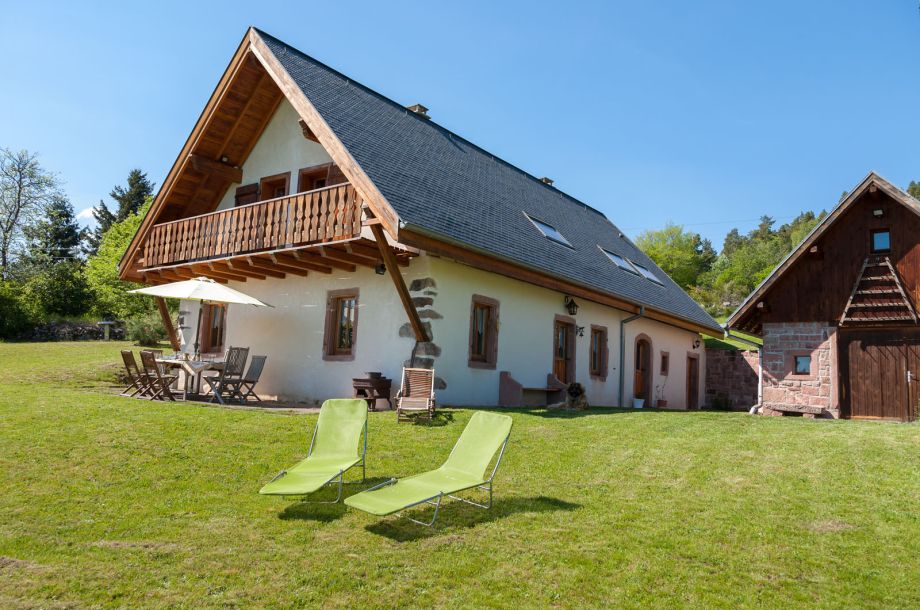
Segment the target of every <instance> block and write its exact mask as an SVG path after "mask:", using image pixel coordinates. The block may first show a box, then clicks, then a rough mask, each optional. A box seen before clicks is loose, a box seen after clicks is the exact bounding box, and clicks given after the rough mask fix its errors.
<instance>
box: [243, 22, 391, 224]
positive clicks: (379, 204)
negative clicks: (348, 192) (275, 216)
mask: <svg viewBox="0 0 920 610" xmlns="http://www.w3.org/2000/svg"><path fill="white" fill-rule="evenodd" d="M249 42H250V48H251V50H252V52H253V54H254V55H255V56H256V58H257V59H259V61H261V62H262V66H263V67H264V68H265V69H266V70H267V71H268V73H269V75H270V76H271V77H272V79H273V80H274V81H275V84H276V85H278V88H279V89H281V91H282V92H283V93H284V95H285V97H287V99H288V101H289V102H290V103H291V105H292V106H293V107H294V109H295V110H296V111H297V114H299V115H300V118H301V120H303V121H304V123H306V124H307V126H308V127H309V128H310V130H311V131H312V132H313V133H314V134H315V135H316V137H317V139H318V140H319V143H320V144H321V145H322V146H323V148H325V149H326V152H327V153H329V156H330V157H332V160H333V161H335V163H336V165H338V166H339V169H340V170H341V171H342V173H343V174H345V177H346V178H348V181H349V182H350V183H351V184H352V185H354V187H355V189H356V190H357V191H358V193H359V194H360V195H361V197H362V199H364V201H366V202H367V205H368V207H370V208H371V210H373V212H374V216H375V217H376V218H379V219H380V221H381V222H382V223H383V226H384V227H385V228H386V230H387V233H389V234H390V236H392V237H393V239H396V238H397V237H398V235H399V216H398V215H397V214H396V210H394V209H393V206H391V205H390V203H389V202H388V201H387V200H386V198H385V197H384V196H383V193H381V192H380V189H378V188H377V185H375V184H374V183H373V182H372V181H371V179H370V178H369V177H368V176H367V174H365V173H364V170H363V169H361V166H360V165H358V162H357V161H355V158H354V157H352V155H351V153H350V152H348V149H346V148H345V145H344V144H342V142H341V140H339V138H338V136H336V135H335V132H333V131H332V129H331V128H330V127H329V125H328V124H327V123H326V120H325V119H324V118H323V117H322V115H320V113H319V111H317V110H316V107H315V106H313V103H312V102H311V101H310V100H309V99H307V96H306V95H305V94H304V92H303V91H301V89H300V87H299V86H297V83H295V82H294V80H293V79H292V78H291V75H290V74H288V72H287V70H285V69H284V66H282V65H281V62H279V61H278V58H277V57H275V55H274V53H272V52H271V49H269V48H268V46H267V45H266V44H265V41H264V40H262V37H261V36H260V35H259V33H258V32H256V31H255V29H253V28H250V29H249Z"/></svg>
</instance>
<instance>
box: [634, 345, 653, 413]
mask: <svg viewBox="0 0 920 610" xmlns="http://www.w3.org/2000/svg"><path fill="white" fill-rule="evenodd" d="M635 351H636V368H635V371H636V373H635V378H634V380H633V396H635V397H636V398H644V399H645V406H646V407H652V406H654V405H653V404H652V401H651V397H652V343H651V341H649V340H648V339H645V338H642V337H639V338H638V339H636V350H635Z"/></svg>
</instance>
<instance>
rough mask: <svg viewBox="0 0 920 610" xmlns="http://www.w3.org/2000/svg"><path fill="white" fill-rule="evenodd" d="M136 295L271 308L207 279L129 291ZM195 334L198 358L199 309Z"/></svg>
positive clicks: (201, 278)
mask: <svg viewBox="0 0 920 610" xmlns="http://www.w3.org/2000/svg"><path fill="white" fill-rule="evenodd" d="M128 292H132V293H134V294H147V295H150V296H154V297H163V298H167V299H185V300H187V301H200V302H202V303H203V302H205V301H208V302H209V303H239V304H241V305H254V306H255V307H271V305H269V304H268V303H263V302H262V301H260V300H259V299H257V298H255V297H251V296H249V295H248V294H244V293H242V292H240V291H239V290H234V289H233V288H228V287H227V286H224V285H223V284H218V283H217V282H215V281H214V280H212V279H210V278H206V277H196V278H194V279H191V280H185V281H182V282H172V283H171V284H162V285H160V286H150V287H148V288H138V289H137V290H129V291H128ZM197 331H198V332H197V333H196V334H195V356H196V357H197V356H198V353H199V352H198V345H199V343H198V342H199V341H200V338H201V308H200V307H199V309H198V328H197Z"/></svg>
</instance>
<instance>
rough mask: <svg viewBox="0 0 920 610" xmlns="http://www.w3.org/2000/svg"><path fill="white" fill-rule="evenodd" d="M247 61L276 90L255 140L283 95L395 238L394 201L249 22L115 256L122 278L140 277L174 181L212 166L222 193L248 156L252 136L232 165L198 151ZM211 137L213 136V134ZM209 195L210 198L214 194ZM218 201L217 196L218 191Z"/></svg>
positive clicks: (230, 98) (231, 101)
mask: <svg viewBox="0 0 920 610" xmlns="http://www.w3.org/2000/svg"><path fill="white" fill-rule="evenodd" d="M247 64H248V65H249V66H253V65H256V66H258V68H259V69H260V70H262V71H264V79H263V78H261V77H260V79H259V83H260V86H263V87H267V86H268V83H273V85H274V87H275V88H276V91H277V93H278V94H277V95H276V97H277V101H276V102H275V103H274V104H272V103H271V101H270V100H269V101H268V102H266V103H265V107H266V110H265V111H263V113H262V114H266V115H267V116H264V117H261V118H262V119H263V120H261V122H260V124H259V126H258V128H257V132H256V133H255V136H254V140H258V137H259V136H261V133H262V131H263V130H264V128H265V126H266V125H267V122H268V120H269V119H270V118H271V116H272V115H273V114H274V111H275V109H276V108H277V103H278V102H280V101H281V99H287V101H288V102H289V103H290V104H291V105H292V106H293V107H294V109H295V111H296V112H297V114H298V115H299V117H300V119H301V120H302V121H303V122H304V123H305V124H306V125H307V127H309V129H310V130H311V131H312V133H313V134H314V135H315V136H316V138H317V140H318V141H319V143H320V144H321V145H322V146H323V147H324V148H325V149H326V151H327V152H328V153H329V156H330V157H332V159H333V161H334V162H335V163H336V164H337V165H338V166H339V168H340V169H341V171H342V173H343V174H344V175H345V177H346V178H347V179H348V181H349V182H350V183H351V184H352V185H354V187H355V189H356V190H357V191H358V192H359V193H360V195H361V196H362V198H363V200H364V201H365V202H366V204H367V206H368V207H369V208H370V209H371V211H372V212H373V213H374V216H375V217H376V218H378V219H379V221H380V223H381V224H382V225H383V228H384V229H385V230H386V232H387V233H388V234H389V235H390V236H391V237H393V238H394V239H396V238H398V236H399V225H400V222H399V217H398V215H397V214H396V211H395V210H394V209H393V206H391V205H390V203H389V202H388V201H387V200H386V198H385V197H384V196H383V194H382V193H381V192H380V190H379V189H378V188H377V186H376V185H374V183H373V182H372V181H371V180H370V178H368V176H367V174H365V172H364V171H363V170H362V169H361V167H360V166H359V165H358V164H357V162H356V161H355V159H354V157H352V155H351V153H349V152H348V150H346V148H345V147H344V145H343V144H342V142H341V141H340V140H339V138H338V137H337V136H336V135H335V133H333V131H332V130H331V129H330V128H329V125H328V124H327V123H326V121H325V120H324V119H323V118H322V116H320V114H319V113H318V112H317V110H316V108H315V107H314V106H313V104H312V103H311V102H310V100H309V99H307V97H306V95H304V93H303V91H301V89H300V87H298V86H297V84H296V83H295V82H294V80H293V79H292V78H291V75H290V74H288V72H287V71H286V70H285V69H284V67H283V66H282V65H281V63H280V62H279V61H278V59H277V58H276V57H275V55H274V54H273V53H272V51H271V50H270V49H269V48H268V46H266V44H265V42H264V40H263V39H262V37H261V35H260V34H259V32H258V31H257V30H256V29H255V28H252V27H250V28H249V29H248V30H247V31H246V35H245V36H244V37H243V40H242V41H241V42H240V44H239V46H238V47H237V49H236V52H235V53H234V54H233V58H232V59H231V60H230V64H229V65H228V66H227V69H226V70H225V71H224V73H223V75H222V76H221V78H220V80H219V81H218V83H217V86H216V87H215V89H214V91H213V92H212V93H211V97H210V98H209V99H208V102H207V104H206V105H205V108H204V110H203V111H202V113H201V115H200V116H199V117H198V120H197V121H196V123H195V126H194V128H193V129H192V131H191V133H190V134H189V137H188V139H187V140H186V142H185V145H184V146H183V147H182V149H181V151H180V153H179V155H178V157H177V158H176V160H175V162H173V165H172V167H171V168H170V170H169V173H168V174H167V175H166V179H165V180H164V181H163V184H162V185H161V187H160V190H159V192H158V193H157V196H156V198H155V199H154V202H153V205H152V206H151V207H150V210H149V211H148V212H147V215H146V216H145V217H144V219H143V221H142V222H141V225H140V227H139V228H138V231H137V233H135V235H134V238H133V239H132V240H131V243H130V244H129V245H128V248H127V250H126V251H125V253H124V255H123V256H122V259H121V261H120V262H119V277H120V278H121V279H123V280H131V281H142V278H141V276H140V275H139V274H138V269H139V267H138V265H137V264H136V263H137V258H138V256H139V253H140V247H141V245H142V244H143V243H144V240H145V238H146V237H147V235H148V234H149V232H150V230H151V228H152V227H153V226H154V225H155V224H157V222H158V221H160V219H161V216H162V215H163V212H164V210H165V209H166V207H167V205H168V204H172V205H175V199H176V197H177V193H178V192H179V189H177V185H179V183H180V180H181V179H183V177H185V178H188V176H190V175H191V176H196V175H197V174H196V173H195V172H200V171H201V170H202V168H203V167H209V168H211V169H212V173H213V174H216V175H219V178H218V179H217V180H222V182H221V181H217V182H213V183H211V184H210V188H211V193H212V195H213V192H217V191H220V188H221V187H220V185H223V191H222V192H221V195H222V193H223V192H225V191H226V188H228V187H229V186H230V185H231V184H232V176H233V175H234V173H236V172H238V170H239V168H240V167H242V165H243V163H244V162H245V161H246V157H248V155H249V152H251V150H252V146H253V145H254V144H255V142H254V141H252V142H249V143H247V145H244V146H242V147H241V150H240V153H239V158H235V159H232V160H231V161H230V163H232V165H229V166H227V167H226V168H221V167H219V166H220V165H221V164H222V163H225V162H224V160H223V159H222V158H221V157H222V156H223V155H222V154H220V153H217V158H213V157H214V156H215V152H214V151H215V150H218V149H213V148H212V149H211V150H210V151H209V152H210V154H201V153H200V152H199V151H200V150H201V149H202V147H203V146H205V145H206V143H208V142H209V140H208V135H209V128H210V127H211V126H212V125H217V124H218V121H219V118H218V111H219V110H223V111H224V112H227V109H228V108H236V107H237V106H239V104H240V102H239V99H234V97H236V98H239V95H238V93H236V92H235V91H234V87H235V86H239V83H240V82H241V81H242V78H241V75H242V74H243V73H244V71H245V69H246V68H247ZM263 81H264V82H263ZM234 104H236V106H234ZM248 106H249V102H248V101H247V102H246V103H244V104H243V106H242V109H241V110H240V109H239V108H237V112H246V108H247V107H248ZM292 128H296V126H292ZM210 142H213V138H212V139H211V140H210ZM213 170H223V171H213ZM199 188H200V187H198V188H195V189H193V191H192V193H191V195H186V197H189V198H191V199H194V197H195V195H196V194H197V193H198V192H199ZM211 199H213V196H212V197H211ZM217 201H219V197H218V198H217ZM217 201H213V202H212V203H213V205H216V203H217ZM192 203H194V201H192ZM207 211H211V210H207ZM199 212H200V211H199ZM170 220H171V218H170Z"/></svg>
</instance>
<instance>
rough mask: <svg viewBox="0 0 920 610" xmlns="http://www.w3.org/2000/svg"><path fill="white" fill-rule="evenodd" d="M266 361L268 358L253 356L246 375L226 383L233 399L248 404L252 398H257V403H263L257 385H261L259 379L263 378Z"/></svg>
mask: <svg viewBox="0 0 920 610" xmlns="http://www.w3.org/2000/svg"><path fill="white" fill-rule="evenodd" d="M266 360H268V356H253V357H252V360H250V361H249V369H248V370H247V371H246V374H245V375H243V376H242V377H241V378H240V379H236V380H233V379H231V380H228V381H227V382H225V383H226V385H227V387H228V389H229V391H230V392H231V393H232V395H233V397H234V398H236V400H239V401H240V404H246V401H247V400H248V399H249V397H250V396H252V397H253V398H255V399H256V402H262V399H261V398H259V395H258V394H256V391H255V389H256V384H257V383H259V379H260V378H261V377H262V369H264V368H265V361H266Z"/></svg>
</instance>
